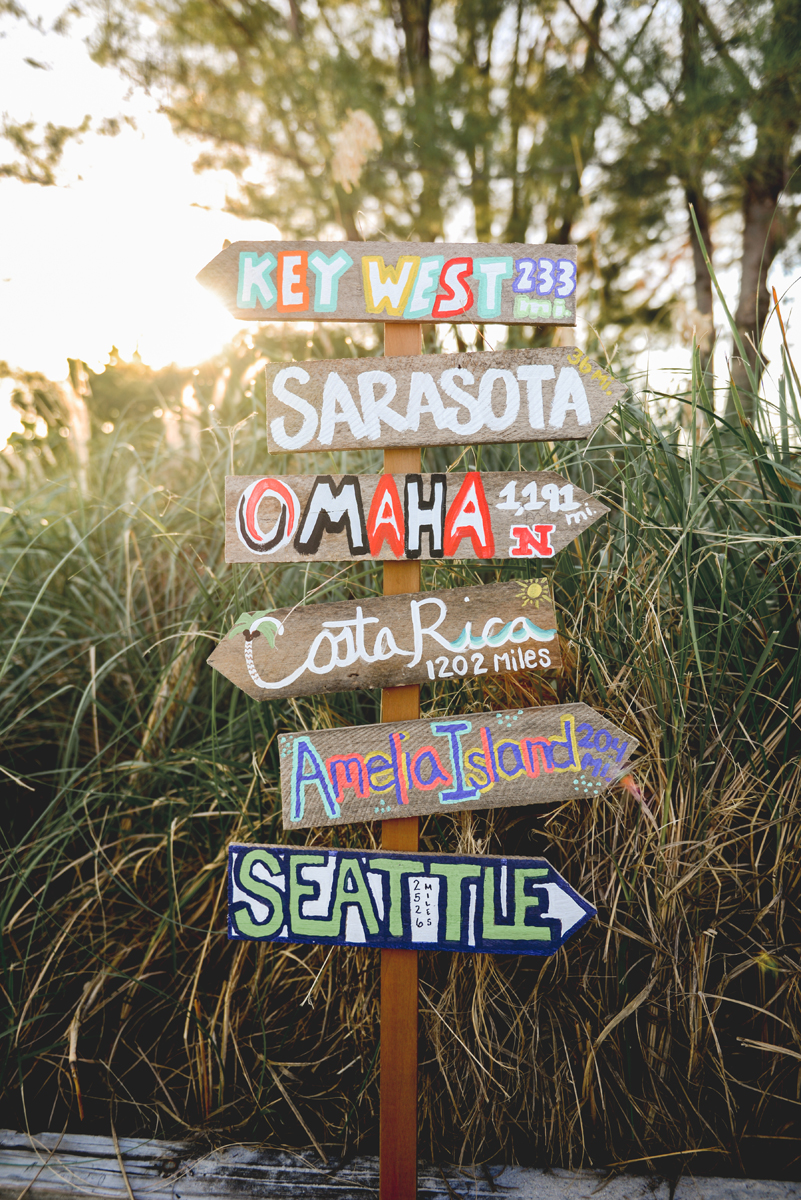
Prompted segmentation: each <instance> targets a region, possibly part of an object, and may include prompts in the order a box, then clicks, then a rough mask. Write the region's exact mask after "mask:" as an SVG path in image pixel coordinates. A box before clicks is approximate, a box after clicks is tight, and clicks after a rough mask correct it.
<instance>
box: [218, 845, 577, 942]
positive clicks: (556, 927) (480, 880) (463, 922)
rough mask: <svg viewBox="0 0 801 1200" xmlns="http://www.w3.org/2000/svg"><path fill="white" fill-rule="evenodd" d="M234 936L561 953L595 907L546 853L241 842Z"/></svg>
mask: <svg viewBox="0 0 801 1200" xmlns="http://www.w3.org/2000/svg"><path fill="white" fill-rule="evenodd" d="M228 900H229V904H228V936H229V937H230V938H232V939H234V940H237V941H239V940H250V941H262V942H264V941H269V942H312V943H314V944H316V945H323V946H372V947H375V948H377V949H381V950H388V949H394V950H400V949H402V950H418V949H420V950H449V951H461V952H463V953H470V954H540V955H546V954H555V953H556V951H557V950H558V949H559V948H560V947H561V946H563V945H564V944H565V942H566V941H567V939H568V938H569V937H571V936H572V935H573V934H574V933H577V932H578V931H579V929H581V927H582V926H583V925H586V924H587V922H588V921H590V920H591V919H592V918H593V917H594V916H595V909H594V908H593V906H592V905H591V904H589V903H588V902H587V901H586V900H585V899H584V898H583V897H582V896H579V894H578V892H575V891H573V888H572V887H570V885H569V884H568V883H567V882H566V880H564V879H563V878H562V876H561V875H560V874H559V872H558V871H556V870H554V868H553V867H552V866H551V864H550V863H549V862H547V861H546V860H545V859H544V858H516V857H512V858H500V857H493V858H486V857H482V858H478V857H474V856H467V855H457V854H395V853H387V851H385V850H374V851H371V852H367V851H362V850H330V849H306V848H305V847H298V846H253V845H249V846H238V845H232V846H230V847H229V850H228Z"/></svg>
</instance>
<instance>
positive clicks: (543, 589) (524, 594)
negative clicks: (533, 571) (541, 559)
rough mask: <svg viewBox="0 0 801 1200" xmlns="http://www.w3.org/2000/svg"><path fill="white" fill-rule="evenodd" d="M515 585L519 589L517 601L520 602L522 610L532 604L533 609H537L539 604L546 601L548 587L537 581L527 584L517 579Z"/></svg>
mask: <svg viewBox="0 0 801 1200" xmlns="http://www.w3.org/2000/svg"><path fill="white" fill-rule="evenodd" d="M517 585H518V587H519V588H520V592H519V594H518V600H520V602H521V604H522V607H523V608H525V607H526V605H528V604H533V605H534V607H535V608H539V606H540V603H541V602H545V601H547V599H548V586H547V584H545V583H543V582H540V581H539V580H536V579H535V580H532V581H531V582H530V583H528V582H524V581H523V580H522V579H519V580H518V581H517Z"/></svg>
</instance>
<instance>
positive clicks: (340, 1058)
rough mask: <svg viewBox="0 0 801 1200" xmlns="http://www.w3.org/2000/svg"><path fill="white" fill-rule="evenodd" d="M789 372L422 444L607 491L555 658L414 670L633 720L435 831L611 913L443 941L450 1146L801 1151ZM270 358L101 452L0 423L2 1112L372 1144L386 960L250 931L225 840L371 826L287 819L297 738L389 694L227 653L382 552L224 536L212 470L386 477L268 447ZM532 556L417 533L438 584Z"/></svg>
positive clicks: (189, 1132)
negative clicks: (469, 945) (544, 673)
mask: <svg viewBox="0 0 801 1200" xmlns="http://www.w3.org/2000/svg"><path fill="white" fill-rule="evenodd" d="M776 374H777V376H780V379H779V383H778V391H777V395H778V402H777V403H776V405H775V406H774V405H772V404H769V403H768V402H767V401H765V400H764V399H760V398H759V396H758V391H757V388H756V380H752V384H753V386H754V395H755V396H756V397H757V398H756V400H755V407H754V413H755V415H754V419H753V421H749V420H748V419H746V418H745V416H744V414H743V408H742V405H741V404H740V405H739V411H737V409H738V406H737V404H735V410H736V411H737V416H736V417H735V418H734V419H726V418H725V417H723V416H721V415H720V411H721V409H722V407H723V405H722V403H721V397H720V395H717V396H716V395H715V392H714V388H715V387H716V386H717V387H718V388H723V387H727V386H728V381H727V380H723V381H717V384H716V383H715V381H713V380H712V378H711V377H710V376H709V375H708V374H707V375H704V374H703V373H702V370H701V360H700V357H699V355H698V354H697V353H695V354H694V365H693V370H692V373H691V375H690V376H688V378H687V380H686V386H685V387H684V388H683V390H682V391H681V393H680V394H678V395H671V396H666V395H661V394H659V393H658V392H656V391H654V390H653V389H652V388H651V387H650V386H648V382H647V380H642V379H637V378H634V377H631V378H630V379H629V382H630V385H631V391H630V393H629V395H628V398H627V399H626V400H625V401H624V402H623V403H622V404H621V405H619V406H618V408H617V409H616V410H615V412H614V413H613V415H612V416H611V417H610V418H609V419H608V420H607V422H606V423H605V424H604V426H602V428H601V429H600V430H599V432H598V433H597V434H596V435H595V437H594V438H593V439H592V440H591V442H590V443H589V445H585V444H581V443H557V444H551V443H538V444H533V445H528V446H521V447H517V446H514V447H512V446H506V447H484V448H483V449H481V450H476V449H475V448H467V449H466V450H465V452H464V454H462V448H459V449H458V450H454V451H453V452H450V451H443V450H437V451H428V452H426V454H425V456H424V469H428V470H431V469H441V468H443V467H447V466H451V465H452V464H453V463H455V462H456V460H457V459H459V458H460V457H461V461H460V462H459V467H458V469H461V470H464V469H466V468H469V467H470V466H472V465H473V463H476V462H477V463H478V465H480V466H481V467H483V468H485V469H519V468H520V467H522V468H524V469H525V468H552V469H556V470H559V471H560V472H562V473H564V474H566V475H568V476H569V477H570V478H571V479H572V480H573V481H574V482H575V483H576V484H578V485H579V486H581V487H582V488H584V489H585V490H586V491H588V492H592V493H594V494H596V495H598V496H599V498H600V499H602V500H603V501H604V503H606V504H607V505H608V506H609V508H610V509H611V513H610V517H609V519H608V520H607V521H603V522H599V523H598V524H596V525H595V526H593V528H592V529H591V530H589V531H587V532H585V533H584V534H582V535H581V536H580V537H579V538H578V539H577V540H576V541H575V542H574V543H573V544H572V545H571V546H570V547H569V548H567V549H566V550H564V551H563V552H562V553H561V554H560V555H559V556H558V558H557V559H556V561H555V562H554V564H553V566H552V567H548V568H547V569H548V570H552V572H553V586H554V595H555V600H556V603H557V607H558V610H559V620H560V633H561V636H562V639H563V654H564V659H565V667H564V671H563V673H562V674H561V675H560V676H559V677H558V678H554V679H553V680H552V682H546V683H544V684H534V683H529V682H528V681H526V680H521V679H519V678H518V677H515V676H507V677H504V678H498V679H492V678H488V679H486V680H483V681H479V682H475V681H472V682H460V681H454V683H452V684H445V685H437V686H436V687H432V688H426V689H424V690H423V694H422V704H423V712H424V713H426V714H427V713H442V712H457V711H458V712H464V711H479V710H490V709H493V708H497V707H508V706H523V705H539V704H548V703H563V702H569V701H583V702H585V703H587V704H590V705H592V706H593V707H595V708H597V709H599V710H600V711H601V712H602V713H603V714H604V715H605V716H606V717H607V718H609V719H610V720H611V721H613V722H614V723H615V724H617V725H619V726H621V727H622V728H623V729H625V730H626V731H627V732H628V733H630V734H631V735H633V736H634V737H636V738H637V739H638V740H639V742H640V755H639V757H638V759H637V761H636V762H635V763H634V764H633V766H632V769H631V773H630V774H629V775H627V776H626V777H625V778H624V779H622V780H621V781H619V782H618V784H617V785H616V786H614V787H612V788H610V789H609V790H607V791H606V792H604V793H602V794H601V795H599V796H597V797H594V798H592V799H573V800H570V801H568V802H566V803H565V804H562V805H560V806H558V807H539V808H528V809H512V810H506V811H504V810H499V811H496V812H492V813H489V814H486V813H474V814H460V815H458V816H441V817H439V816H438V817H436V818H428V819H426V820H425V821H424V823H423V825H422V835H421V846H422V847H423V848H425V849H429V850H435V849H436V850H458V851H460V852H481V853H509V854H511V853H518V854H542V855H545V856H546V857H548V858H549V859H550V861H551V862H552V863H553V864H554V865H555V866H556V867H557V868H558V869H559V870H560V871H561V872H562V874H563V875H564V876H565V877H566V878H567V879H568V881H569V882H570V883H571V884H572V885H573V887H575V888H576V889H577V890H578V891H579V892H580V893H581V894H583V895H585V896H586V897H587V898H588V899H589V900H591V901H592V903H593V904H595V905H596V906H597V908H598V920H597V921H596V922H594V923H593V924H592V925H591V926H589V927H588V928H587V929H586V930H584V931H582V933H581V934H580V935H579V936H577V937H576V938H575V939H574V940H573V941H571V942H569V943H568V944H567V946H566V947H565V948H564V949H563V950H561V951H560V952H559V953H558V954H556V955H555V956H554V957H552V958H550V959H545V960H539V959H530V958H516V957H508V956H500V957H492V956H471V955H468V954H460V955H458V954H455V955H446V954H435V953H430V952H429V953H427V952H422V953H421V955H420V970H421V991H420V1014H421V1055H420V1061H421V1070H420V1139H421V1140H420V1146H421V1153H423V1154H425V1155H427V1156H428V1157H430V1158H432V1159H433V1160H434V1161H443V1160H448V1161H459V1160H464V1161H486V1160H495V1161H500V1160H504V1161H518V1162H522V1163H530V1164H552V1165H561V1166H578V1165H590V1164H594V1165H606V1166H612V1167H617V1168H622V1167H623V1166H624V1165H632V1164H634V1165H639V1166H641V1167H643V1168H645V1167H646V1166H653V1167H656V1168H658V1169H660V1170H662V1171H664V1172H666V1173H668V1174H670V1173H671V1172H678V1171H680V1170H682V1169H685V1168H687V1167H688V1166H689V1167H690V1168H691V1169H694V1170H713V1171H715V1172H716V1173H719V1174H727V1173H735V1174H737V1173H741V1172H746V1173H751V1174H780V1175H781V1174H789V1175H792V1174H793V1172H794V1171H795V1172H797V1170H798V1163H799V1149H801V1147H800V1146H799V1133H798V1130H799V1103H801V1033H800V1032H799V1015H798V1014H799V987H800V986H801V965H800V955H801V920H800V919H799V874H800V873H801V844H800V843H801V811H800V802H801V783H800V778H799V750H800V749H801V723H800V721H799V718H800V717H801V636H800V631H801V587H800V586H799V584H800V583H801V579H800V577H799V572H800V570H801V467H800V466H799V463H800V462H801V460H800V459H799V446H800V445H801V418H800V417H799V395H800V394H801V387H800V386H799V379H798V375H797V373H796V371H795V368H794V367H793V364H792V362H791V360H790V358H789V355H788V354H787V351H786V349H785V350H784V351H783V361H782V364H781V368H780V370H778V371H777V372H776ZM221 378H222V376H221ZM258 386H259V385H258V384H257V393H256V396H255V397H251V396H250V395H247V394H246V392H245V387H244V385H243V383H242V381H241V378H240V377H238V376H237V374H236V372H234V373H233V374H232V375H231V376H230V378H226V379H223V383H222V385H221V387H220V388H218V392H217V393H216V394H217V395H218V399H219V403H218V404H217V405H216V406H215V410H214V412H213V414H212V413H209V412H208V411H204V413H203V414H202V416H203V420H202V421H200V420H195V419H194V418H193V419H192V420H190V419H188V418H187V419H185V420H183V421H182V422H174V423H173V427H172V429H171V430H170V429H169V428H168V425H167V424H166V423H161V424H160V425H159V424H157V425H156V426H153V427H152V428H151V426H148V431H147V436H145V434H144V432H143V431H142V428H141V427H140V426H139V425H137V423H136V422H133V421H130V422H128V423H126V418H125V415H124V414H123V415H122V417H121V418H120V420H119V421H118V423H117V424H116V426H115V428H114V430H113V431H112V432H110V433H108V434H97V433H95V434H94V435H93V436H92V438H91V439H90V441H89V443H88V454H87V455H84V457H83V458H81V455H80V454H79V453H78V452H77V449H76V447H75V445H74V444H73V443H70V440H69V439H68V438H64V439H61V442H60V443H59V444H58V445H51V447H50V449H49V451H48V453H47V454H45V453H44V447H43V446H42V445H41V444H39V443H38V442H37V441H36V439H35V438H31V439H29V440H28V442H27V443H26V444H23V442H22V441H21V440H20V441H18V443H17V446H16V449H15V451H14V453H13V456H12V455H10V454H9V453H8V452H7V453H6V454H5V455H3V456H2V466H0V471H3V473H4V474H3V477H2V509H0V612H2V625H1V626H0V728H2V731H3V733H2V746H3V754H2V759H0V771H2V780H3V787H2V797H3V798H2V801H0V804H1V805H2V808H1V810H0V811H2V821H0V827H1V836H2V888H1V889H0V930H2V940H1V941H0V955H1V956H2V957H0V1009H1V1010H2V1017H1V1018H0V1073H1V1074H0V1093H1V1095H2V1098H1V1099H0V1120H2V1122H3V1123H5V1124H6V1125H8V1126H12V1127H17V1128H28V1129H30V1130H34V1131H40V1130H43V1129H50V1130H61V1129H62V1128H65V1127H66V1128H70V1129H73V1130H78V1129H82V1130H84V1131H86V1132H92V1133H106V1132H108V1131H109V1129H110V1121H112V1120H113V1122H114V1126H115V1128H116V1130H117V1131H118V1132H119V1133H120V1134H122V1133H125V1134H130V1135H142V1136H162V1137H164V1136H166V1137H187V1136H191V1137H195V1138H199V1139H203V1140H206V1141H207V1142H208V1143H211V1144H220V1143H222V1142H229V1141H232V1140H236V1141H240V1140H241V1141H254V1142H260V1143H265V1144H268V1145H271V1146H289V1147H295V1148H298V1147H308V1146H313V1147H316V1148H317V1149H318V1150H319V1151H320V1152H321V1153H323V1154H324V1155H325V1156H327V1157H330V1158H338V1157H342V1156H343V1155H348V1154H350V1153H353V1152H355V1151H356V1150H358V1151H359V1152H362V1153H365V1152H374V1151H375V1149H376V1145H377V1117H378V1099H377V1096H378V1090H377V1082H378V1081H377V1064H378V1046H379V1032H380V1031H379V995H378V955H377V953H375V952H372V951H367V950H356V949H337V950H334V951H328V950H325V949H322V948H319V947H302V946H292V945H281V946H279V945H262V944H255V943H249V944H243V943H229V942H228V941H227V939H226V932H225V904H226V891H225V864H226V847H227V845H228V843H229V842H231V841H245V842H247V841H264V842H283V841H286V840H293V841H295V842H296V843H300V842H301V841H303V842H309V843H313V844H319V845H331V844H333V845H342V846H356V845H358V846H363V845H375V844H377V843H378V839H379V838H380V827H379V826H378V825H375V826H371V825H366V826H345V827H341V828H339V829H335V830H325V831H311V833H310V836H308V837H307V836H306V835H305V833H298V832H296V833H294V834H288V833H285V832H284V830H283V828H282V824H281V819H280V799H279V791H278V756H277V747H276V735H277V734H278V733H279V732H281V731H286V730H296V729H298V728H300V727H306V728H329V727H347V726H349V725H353V724H364V723H369V722H372V721H375V720H378V718H379V696H378V694H377V693H375V692H367V691H354V692H343V693H337V694H334V695H331V696H327V697H308V698H302V699H298V700H290V701H277V702H270V701H267V702H264V703H260V704H259V703H256V702H254V701H251V700H250V699H249V698H247V697H246V696H245V695H244V694H243V693H242V692H240V691H238V690H237V689H235V688H233V687H232V686H231V685H230V684H229V683H227V682H226V681H225V680H223V679H221V677H219V676H218V675H216V673H215V672H213V671H212V670H211V668H209V667H208V666H207V665H206V663H205V659H206V657H207V655H208V654H209V653H210V652H211V649H212V648H213V646H214V644H215V643H216V641H217V640H219V638H220V637H221V636H222V635H223V634H224V633H225V632H226V631H227V630H228V629H230V627H231V625H232V624H233V621H234V620H235V619H236V617H237V616H238V615H239V613H240V612H242V611H245V610H252V609H257V608H266V607H278V606H282V605H286V604H294V603H297V602H298V601H301V600H303V599H304V598H309V601H310V602H319V601H325V600H329V599H342V598H346V597H351V596H362V595H363V596H368V595H373V594H377V593H379V592H380V590H381V568H380V566H377V565H373V564H370V563H359V564H351V565H348V566H345V565H344V564H310V565H308V566H305V565H304V566H295V565H288V566H281V565H273V566H269V567H265V566H261V565H259V566H247V565H233V566H226V564H225V563H224V560H223V488H224V476H225V474H226V473H230V472H231V471H233V472H235V473H238V474H255V473H261V472H263V471H264V470H266V469H269V470H270V472H271V473H280V472H281V471H293V470H294V471H304V472H306V471H313V470H321V469H322V470H331V469H337V470H351V471H354V470H364V471H366V470H380V458H379V456H378V454H377V453H376V452H372V453H367V454H361V455H357V454H354V453H349V454H347V455H328V456H324V455H320V456H318V457H317V458H315V459H312V458H309V457H306V458H304V459H303V460H302V461H301V460H300V459H292V458H291V457H279V456H271V457H269V458H268V454H267V448H266V439H265V431H264V417H263V409H262V408H261V404H262V403H263V397H262V401H259V397H258ZM254 405H255V407H256V409H257V410H258V411H257V412H256V413H255V415H252V416H250V417H248V413H250V412H251V410H252V409H253V408H254ZM201 426H202V427H201ZM12 458H13V461H12ZM51 460H52V461H51ZM268 464H269V468H268ZM542 570H543V566H542V564H541V563H535V564H534V565H533V566H531V565H530V564H526V565H525V566H523V565H521V564H508V563H503V564H501V563H498V562H495V563H491V564H476V563H427V564H424V567H423V586H424V587H433V586H438V587H445V586H451V585H453V586H457V585H467V584H470V583H473V582H477V581H480V580H494V579H504V578H509V577H512V576H515V575H517V576H519V575H521V574H529V575H535V574H539V573H541V571H542Z"/></svg>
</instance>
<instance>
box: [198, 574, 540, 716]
mask: <svg viewBox="0 0 801 1200" xmlns="http://www.w3.org/2000/svg"><path fill="white" fill-rule="evenodd" d="M208 661H209V663H210V664H211V665H212V666H213V667H214V668H215V669H216V670H218V671H220V672H221V673H222V674H223V675H225V676H226V678H227V679H230V680H231V682H232V683H235V684H236V686H237V687H240V688H242V690H243V691H245V692H247V694H248V695H249V696H252V697H253V699H254V700H267V699H270V698H273V699H280V698H282V697H284V696H312V695H318V694H320V693H323V692H335V691H343V690H346V689H349V688H359V687H397V686H399V685H403V684H409V683H422V682H424V681H425V680H431V679H465V678H476V677H480V676H482V675H488V674H495V675H497V674H508V673H509V672H512V673H528V674H534V675H538V674H540V673H541V672H543V671H552V670H556V669H558V668H559V667H560V666H561V657H560V653H559V639H558V637H557V634H556V615H555V613H554V610H553V605H552V603H551V599H550V590H549V584H548V580H547V579H532V580H529V579H519V580H515V581H513V582H510V583H497V584H489V585H486V584H484V585H481V586H479V587H472V588H449V589H448V590H446V591H440V592H426V593H425V595H424V596H416V595H414V594H413V593H412V594H411V595H405V596H385V597H376V598H374V599H372V600H363V601H355V600H343V601H340V602H338V603H336V604H306V605H296V606H295V607H294V608H284V609H278V610H276V611H269V612H268V611H264V612H252V613H244V614H243V615H242V616H241V617H240V618H239V620H238V621H237V622H236V623H235V625H234V627H233V629H232V630H231V632H230V633H229V635H228V637H226V638H224V639H223V640H222V641H221V642H220V644H219V646H218V647H217V649H216V650H215V651H214V652H213V654H212V655H211V656H210V657H209V659H208Z"/></svg>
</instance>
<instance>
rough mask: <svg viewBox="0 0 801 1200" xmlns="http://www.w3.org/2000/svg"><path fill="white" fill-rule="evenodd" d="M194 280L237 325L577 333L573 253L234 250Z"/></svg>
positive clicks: (288, 245)
mask: <svg viewBox="0 0 801 1200" xmlns="http://www.w3.org/2000/svg"><path fill="white" fill-rule="evenodd" d="M198 280H199V281H200V283H202V284H203V285H204V286H205V287H207V288H210V289H211V291H213V292H214V293H215V294H216V295H217V296H219V298H220V299H221V300H222V302H223V304H225V306H226V308H228V309H230V311H231V312H232V313H233V315H234V316H235V317H240V318H241V319H242V320H244V321H385V322H386V321H414V322H419V321H436V322H439V321H443V322H445V323H447V324H449V325H450V324H453V323H455V322H456V323H464V322H467V323H468V324H473V323H476V322H480V323H481V324H488V323H489V324H498V323H500V324H503V325H521V324H523V325H575V323H576V247H575V246H550V245H548V246H524V245H519V244H511V245H501V246H489V245H487V244H486V243H479V242H468V243H458V244H456V245H443V244H442V243H439V242H234V243H233V244H232V245H230V246H228V247H227V248H226V249H225V250H223V251H222V252H221V253H220V254H218V255H217V257H216V258H214V259H212V261H211V262H210V263H208V265H207V266H205V267H204V268H203V270H202V271H201V272H200V274H199V275H198Z"/></svg>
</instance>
